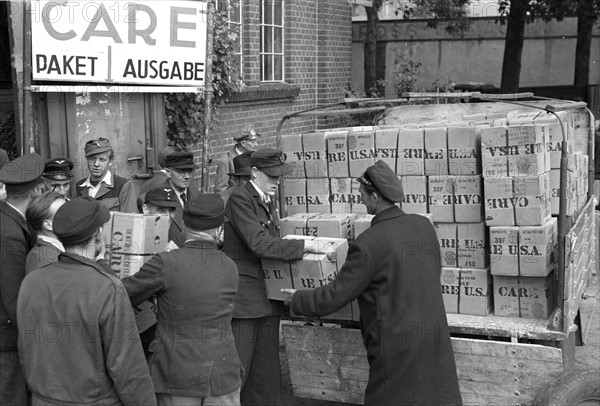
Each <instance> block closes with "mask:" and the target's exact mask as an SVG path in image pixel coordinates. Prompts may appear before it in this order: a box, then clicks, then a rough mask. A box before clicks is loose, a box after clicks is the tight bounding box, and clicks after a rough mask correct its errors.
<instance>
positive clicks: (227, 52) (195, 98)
mask: <svg viewBox="0 0 600 406" xmlns="http://www.w3.org/2000/svg"><path fill="white" fill-rule="evenodd" d="M237 40H238V35H237V33H235V32H233V31H232V30H230V29H229V25H228V17H227V10H216V11H215V12H214V14H213V43H212V46H213V55H212V103H211V106H210V107H211V121H210V122H209V123H206V122H205V118H206V101H205V98H204V94H203V93H169V94H166V95H165V98H164V99H165V116H166V124H167V138H168V139H169V144H171V145H177V146H179V147H181V148H184V149H187V148H188V147H189V146H190V145H193V144H196V143H198V142H199V141H200V140H201V139H202V137H203V136H204V134H205V128H206V126H207V125H208V127H209V130H212V129H213V128H214V126H215V124H216V122H217V121H218V117H217V113H218V105H219V104H220V103H221V102H222V101H226V100H227V99H228V97H229V96H230V95H231V94H232V93H233V92H234V91H236V90H237V89H239V88H240V86H242V85H241V81H240V80H239V72H240V68H239V66H238V64H237V59H236V58H235V54H234V47H235V44H236V41H237Z"/></svg>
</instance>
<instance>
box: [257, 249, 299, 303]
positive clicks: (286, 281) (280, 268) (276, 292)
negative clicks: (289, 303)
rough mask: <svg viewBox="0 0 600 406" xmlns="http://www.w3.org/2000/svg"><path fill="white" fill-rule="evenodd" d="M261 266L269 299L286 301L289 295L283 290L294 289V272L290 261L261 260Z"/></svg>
mask: <svg viewBox="0 0 600 406" xmlns="http://www.w3.org/2000/svg"><path fill="white" fill-rule="evenodd" d="M261 266H262V270H263V274H264V277H265V286H266V288H267V297H268V298H269V299H271V300H281V301H284V300H285V299H286V297H287V296H288V295H287V294H284V293H282V292H281V289H293V288H294V284H293V282H292V270H291V266H290V262H289V261H279V260H271V259H261Z"/></svg>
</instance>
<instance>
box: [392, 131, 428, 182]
mask: <svg viewBox="0 0 600 406" xmlns="http://www.w3.org/2000/svg"><path fill="white" fill-rule="evenodd" d="M424 137H425V134H424V130H423V129H421V128H419V129H410V128H401V129H400V130H398V160H397V163H396V173H397V174H398V175H402V176H422V175H425V139H424Z"/></svg>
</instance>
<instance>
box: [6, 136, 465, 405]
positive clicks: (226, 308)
mask: <svg viewBox="0 0 600 406" xmlns="http://www.w3.org/2000/svg"><path fill="white" fill-rule="evenodd" d="M259 137H260V134H258V133H257V132H256V131H254V130H253V129H252V128H251V127H247V128H246V129H245V130H244V131H242V133H241V134H240V135H239V136H238V137H236V138H235V140H236V145H235V146H234V147H233V148H232V150H231V151H230V152H229V153H228V154H227V156H225V157H224V159H223V161H222V162H220V163H219V167H218V171H217V174H218V176H217V177H218V179H217V186H218V190H216V191H218V192H219V193H218V194H201V192H200V191H199V190H198V189H196V188H194V187H193V186H192V176H193V173H194V171H195V170H196V169H197V168H198V166H197V165H196V164H195V163H194V159H193V154H192V153H190V152H186V151H183V150H180V149H178V148H176V147H167V148H165V149H164V150H162V151H161V153H160V154H159V157H158V163H159V165H160V167H161V169H160V170H159V171H157V172H155V175H154V177H153V178H152V179H150V180H148V181H147V182H146V183H145V184H144V185H143V186H142V188H141V190H140V189H139V188H136V185H135V184H134V183H133V182H132V181H130V180H127V179H124V178H122V177H119V176H118V175H116V174H114V173H113V172H111V167H112V166H113V161H114V151H113V148H112V146H111V144H110V140H109V139H106V138H99V139H94V140H90V141H88V142H87V143H86V144H85V149H84V156H85V159H86V162H87V169H88V171H89V175H88V176H87V177H86V178H83V179H81V180H80V181H79V182H77V183H76V185H75V187H74V190H73V191H71V190H70V186H71V183H72V180H73V162H72V161H71V160H70V159H69V158H68V157H55V158H52V159H50V160H47V161H44V160H43V159H42V158H41V157H40V156H39V155H37V154H35V153H33V154H28V155H24V156H22V157H19V158H17V159H15V160H13V161H10V162H5V163H4V165H3V167H2V168H1V169H0V182H2V183H3V184H4V185H5V189H6V201H5V202H3V203H1V204H0V222H1V229H0V234H1V238H2V244H1V245H0V263H1V268H0V299H1V300H0V404H2V405H4V404H10V405H31V404H33V405H64V404H78V405H79V404H86V405H87V404H89V405H121V404H122V405H155V404H158V405H165V406H170V405H186V406H192V405H198V406H200V405H240V404H241V405H243V406H246V405H248V406H249V405H261V406H269V405H281V404H282V382H281V369H280V359H279V325H280V320H281V317H282V315H284V314H285V313H286V311H287V309H286V307H285V305H284V302H280V301H272V300H269V298H268V297H267V292H266V287H265V282H264V274H263V272H262V268H261V260H262V259H279V260H298V259H301V258H302V257H303V255H304V254H305V253H307V252H310V253H319V254H327V255H330V256H332V255H334V252H332V250H333V247H332V246H331V245H319V244H318V243H317V242H315V241H313V240H307V239H282V238H281V237H280V234H279V212H278V207H277V202H276V192H277V190H278V187H279V186H280V181H281V179H282V177H284V176H285V175H286V174H289V173H290V172H291V170H292V169H291V167H290V166H289V165H288V164H287V163H286V162H285V160H284V158H283V154H282V152H281V151H279V150H276V149H270V148H261V149H257V145H258V138H259ZM225 177H227V179H226V178H225ZM360 181H361V195H362V197H363V199H364V203H365V205H366V206H367V209H368V211H369V213H371V214H375V215H376V217H375V220H374V221H373V228H375V229H376V231H373V232H372V233H371V232H366V233H365V236H364V237H361V238H359V239H357V240H356V241H357V242H356V244H352V245H351V249H350V251H349V255H348V261H347V262H346V265H344V267H343V268H342V270H341V271H340V276H338V278H337V279H336V281H334V282H333V283H332V284H331V285H328V286H327V287H325V288H320V289H316V290H314V291H299V292H296V291H288V292H287V293H289V295H290V296H289V300H288V302H287V303H286V304H288V305H290V306H291V307H292V308H293V310H294V312H296V313H298V314H306V315H325V314H328V313H330V312H332V311H335V310H337V309H339V308H341V307H343V306H344V305H346V304H347V303H349V302H351V301H352V300H354V299H357V298H358V299H359V306H360V310H361V314H362V316H361V330H362V331H363V336H364V337H365V345H366V346H367V349H368V352H369V360H370V364H371V372H370V378H369V385H368V387H367V393H366V403H365V404H371V405H381V404H405V403H406V404H433V403H435V404H460V402H461V401H460V393H459V392H458V383H457V378H456V370H455V366H454V357H453V353H452V348H451V346H450V339H449V334H448V331H447V322H446V317H445V312H444V308H443V303H442V299H441V288H440V286H439V284H440V282H439V271H440V269H441V265H440V259H439V247H438V245H437V238H436V237H435V232H434V231H433V228H432V227H431V224H430V223H429V222H428V221H427V220H423V218H419V217H418V216H416V217H415V216H413V215H405V214H404V213H403V212H402V211H401V209H400V208H398V206H397V205H396V203H400V202H401V201H402V197H403V192H402V185H401V184H400V182H399V180H398V177H397V176H396V175H395V174H394V173H393V171H391V169H390V168H389V167H388V166H387V165H385V164H384V163H383V162H378V163H377V164H376V165H374V166H372V167H371V168H369V169H368V170H367V172H365V175H364V176H363V177H362V178H361V179H360ZM110 211H121V212H129V213H144V214H161V215H168V216H169V217H170V221H171V223H170V227H169V234H168V237H169V245H170V249H169V250H168V251H164V252H161V253H159V254H156V255H154V256H153V257H152V258H151V259H149V260H148V261H147V262H146V263H145V264H144V265H143V266H142V267H141V269H140V270H139V271H138V272H137V273H135V274H133V275H132V276H129V277H126V278H123V279H119V278H118V276H117V275H115V273H114V272H113V271H112V270H111V268H110V266H109V264H108V263H107V262H106V261H105V260H104V254H105V242H104V241H105V240H104V236H103V233H104V230H103V225H104V224H105V223H106V222H107V221H108V220H109V218H110ZM378 223H380V224H378ZM398 230H400V231H402V230H404V232H403V233H401V234H399V235H397V236H393V235H395V234H397V233H398ZM390 236H392V237H390ZM394 243H397V244H411V246H414V247H418V248H417V250H423V252H415V250H414V249H413V251H412V252H411V254H410V255H407V254H406V253H405V254H404V255H401V253H400V251H399V250H397V249H395V248H394V245H393V244H394ZM390 244H392V245H390ZM390 273H392V274H394V275H390ZM396 274H397V275H396ZM411 289H416V290H417V291H420V292H422V295H421V296H420V297H413V296H412V295H410V294H409V291H410V290H411ZM147 300H154V301H155V303H156V305H157V323H156V325H155V326H153V327H152V328H150V329H148V330H146V331H144V332H143V333H142V334H141V335H140V334H139V332H138V329H137V326H136V320H135V314H134V310H133V309H134V306H137V305H139V304H141V303H143V302H145V301H147ZM382 305H383V306H385V310H384V311H382V309H381V308H380V306H382ZM395 310H401V311H399V312H396V311H395ZM402 323H416V324H419V325H421V326H423V328H425V329H427V330H428V331H435V332H436V333H435V334H433V335H432V336H426V337H422V336H419V335H415V337H411V338H410V339H409V340H408V341H407V342H406V343H403V345H401V346H397V345H394V344H393V343H394V342H395V340H396V339H397V334H398V325H401V324H402ZM407 351H408V352H409V353H410V354H408V355H407ZM371 361H372V362H371ZM403 363H404V364H405V366H403V367H402V368H400V367H399V365H401V364H403ZM399 388H402V389H403V390H404V391H402V390H401V391H400V392H401V393H399Z"/></svg>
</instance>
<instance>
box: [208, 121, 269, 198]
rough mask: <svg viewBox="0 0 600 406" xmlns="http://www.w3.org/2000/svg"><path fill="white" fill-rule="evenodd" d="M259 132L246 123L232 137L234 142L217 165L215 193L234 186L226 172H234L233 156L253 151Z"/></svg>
mask: <svg viewBox="0 0 600 406" xmlns="http://www.w3.org/2000/svg"><path fill="white" fill-rule="evenodd" d="M259 137H260V134H259V133H257V132H256V130H255V129H254V127H253V126H252V125H250V124H249V125H247V126H245V127H244V129H243V130H242V131H241V132H240V133H239V134H238V135H236V136H234V137H233V140H234V141H235V144H234V146H233V148H231V150H229V151H227V153H226V154H225V155H224V156H223V157H221V159H220V160H219V162H218V166H217V176H216V181H215V193H222V192H223V191H224V190H226V189H228V188H232V187H235V185H234V183H233V180H232V179H231V177H229V178H228V177H227V174H228V173H233V172H235V165H234V162H233V158H235V157H236V156H239V155H241V154H243V153H244V152H250V153H252V152H254V151H256V147H257V145H258V138H259Z"/></svg>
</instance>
